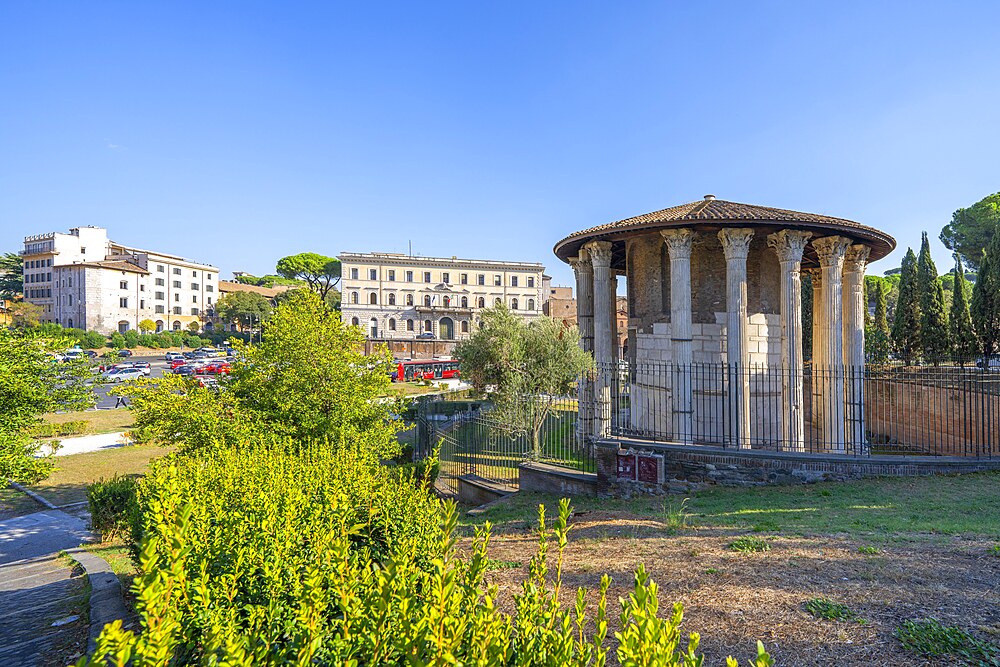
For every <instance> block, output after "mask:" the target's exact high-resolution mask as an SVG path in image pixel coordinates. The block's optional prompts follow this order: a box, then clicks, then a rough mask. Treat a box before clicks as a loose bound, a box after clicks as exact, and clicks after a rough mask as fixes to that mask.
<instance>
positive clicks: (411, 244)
mask: <svg viewBox="0 0 1000 667" xmlns="http://www.w3.org/2000/svg"><path fill="white" fill-rule="evenodd" d="M406 244H407V246H408V247H409V248H410V257H413V241H407V242H406Z"/></svg>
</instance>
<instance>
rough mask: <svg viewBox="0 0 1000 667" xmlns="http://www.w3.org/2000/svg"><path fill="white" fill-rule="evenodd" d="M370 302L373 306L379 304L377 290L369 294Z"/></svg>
mask: <svg viewBox="0 0 1000 667" xmlns="http://www.w3.org/2000/svg"><path fill="white" fill-rule="evenodd" d="M368 304H369V305H372V306H377V305H378V294H376V293H375V292H372V293H371V294H369V295H368Z"/></svg>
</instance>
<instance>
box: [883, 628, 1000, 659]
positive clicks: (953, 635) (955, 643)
mask: <svg viewBox="0 0 1000 667" xmlns="http://www.w3.org/2000/svg"><path fill="white" fill-rule="evenodd" d="M893 634H894V636H895V637H896V639H898V640H899V641H900V643H901V644H902V645H903V648H905V649H906V650H908V651H913V652H914V653H918V654H920V655H922V656H926V657H931V658H936V657H944V656H954V657H958V658H962V659H963V660H965V661H967V662H969V663H971V664H973V665H1000V647H997V646H996V645H995V644H991V643H989V642H984V641H982V640H980V639H976V638H975V637H973V636H972V635H971V634H969V633H968V632H966V631H965V630H962V629H961V628H958V627H955V626H952V625H941V622H940V621H938V620H936V619H933V618H929V619H927V620H922V621H904V622H903V624H902V625H900V626H899V627H898V628H896V631H895V632H894V633H893Z"/></svg>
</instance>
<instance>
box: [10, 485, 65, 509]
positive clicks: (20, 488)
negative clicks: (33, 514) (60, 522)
mask: <svg viewBox="0 0 1000 667" xmlns="http://www.w3.org/2000/svg"><path fill="white" fill-rule="evenodd" d="M10 485H11V487H12V488H15V489H17V490H18V491H20V492H21V493H23V494H25V495H26V496H28V497H29V498H31V499H32V500H34V501H35V502H36V503H39V504H40V505H43V506H44V507H47V508H48V509H50V510H57V509H59V508H58V507H56V506H55V505H53V504H52V503H50V502H49V501H48V500H46V499H45V498H42V497H41V496H40V495H38V494H37V493H35V492H34V491H32V490H31V489H26V488H24V487H23V486H21V485H20V484H18V483H17V482H14V481H11V482H10Z"/></svg>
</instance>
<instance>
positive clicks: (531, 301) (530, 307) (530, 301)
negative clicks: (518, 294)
mask: <svg viewBox="0 0 1000 667" xmlns="http://www.w3.org/2000/svg"><path fill="white" fill-rule="evenodd" d="M534 309H535V300H534V299H528V310H534Z"/></svg>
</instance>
